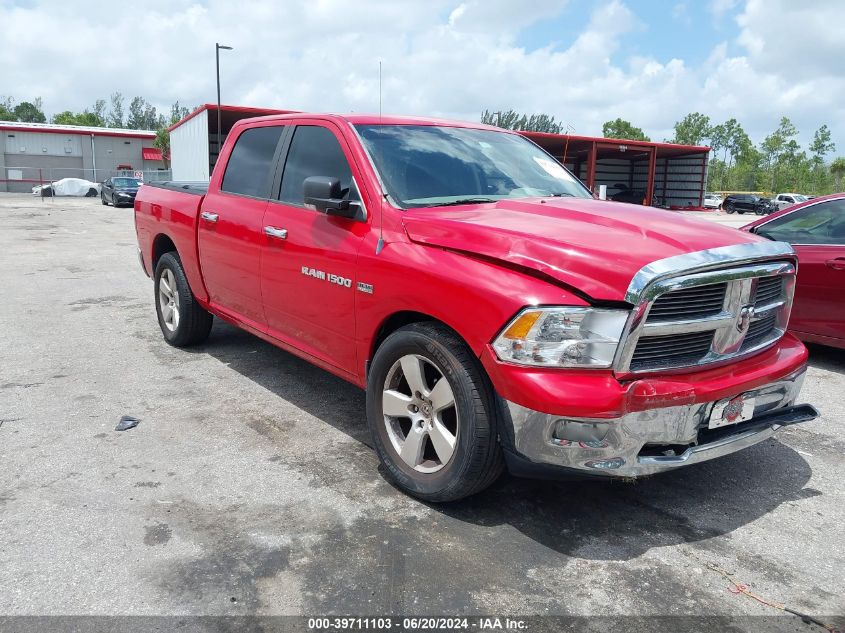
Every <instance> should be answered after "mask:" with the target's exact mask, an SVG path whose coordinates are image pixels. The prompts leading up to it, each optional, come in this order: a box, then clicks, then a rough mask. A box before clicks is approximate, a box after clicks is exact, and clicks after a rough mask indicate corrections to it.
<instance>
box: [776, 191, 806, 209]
mask: <svg viewBox="0 0 845 633" xmlns="http://www.w3.org/2000/svg"><path fill="white" fill-rule="evenodd" d="M807 200H809V198H807V196H803V195H801V194H800V193H779V194H778V195H777V196H775V199H774V203H775V204H776V205H777V207H778V211H780V210H781V209H785V208H786V207H791V206H792V205H793V204H798V203H799V202H807Z"/></svg>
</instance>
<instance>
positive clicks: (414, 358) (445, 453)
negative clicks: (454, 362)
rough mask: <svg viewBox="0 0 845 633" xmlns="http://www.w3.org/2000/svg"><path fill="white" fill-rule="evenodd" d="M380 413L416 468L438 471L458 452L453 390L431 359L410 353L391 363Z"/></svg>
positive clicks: (405, 457) (406, 460)
mask: <svg viewBox="0 0 845 633" xmlns="http://www.w3.org/2000/svg"><path fill="white" fill-rule="evenodd" d="M382 412H383V414H384V424H385V426H386V427H387V435H388V437H389V438H390V443H391V444H392V445H393V449H394V450H395V451H396V453H397V454H398V455H399V458H400V459H401V460H402V461H403V462H404V463H405V464H406V465H407V466H409V467H410V468H413V469H414V470H415V471H417V472H421V473H435V472H437V471H439V470H441V469H442V468H443V467H444V466H446V465H447V464H448V463H449V460H450V459H451V458H452V456H453V455H454V454H455V447H456V445H457V440H458V410H457V406H456V403H455V394H454V392H453V391H452V387H451V385H450V384H449V380H448V379H447V378H446V377H445V376H444V375H443V372H442V371H440V369H438V367H437V366H436V365H435V364H434V363H433V362H431V361H430V360H428V359H427V358H424V357H423V356H419V355H417V354H407V355H405V356H402V357H401V358H400V359H399V360H398V361H396V362H395V363H394V364H393V366H392V367H391V368H390V371H389V372H388V373H387V378H386V380H385V384H384V389H383V392H382Z"/></svg>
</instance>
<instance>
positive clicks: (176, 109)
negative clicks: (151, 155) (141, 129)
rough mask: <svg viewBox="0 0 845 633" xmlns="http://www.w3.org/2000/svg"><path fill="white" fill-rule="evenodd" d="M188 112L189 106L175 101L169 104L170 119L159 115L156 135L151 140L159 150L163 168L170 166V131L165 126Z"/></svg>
mask: <svg viewBox="0 0 845 633" xmlns="http://www.w3.org/2000/svg"><path fill="white" fill-rule="evenodd" d="M190 113H191V110H190V108H186V107H185V106H182V105H179V102H178V101H177V102H176V103H174V104H173V105H172V106H170V120H169V121H168V120H166V119H164V117H163V116H162V117H161V121H160V122H159V125H158V129H156V137H155V140H154V141H153V146H154V147H157V148H159V149H160V150H161V158H162V160H163V161H164V168H165V169H169V168H170V132H169V131H168V129H167V128H168V127H169V126H171V125H173V124H174V123H176V122H177V121H180V120H181V119H184V118H185V117H186V116H188V115H189V114H190Z"/></svg>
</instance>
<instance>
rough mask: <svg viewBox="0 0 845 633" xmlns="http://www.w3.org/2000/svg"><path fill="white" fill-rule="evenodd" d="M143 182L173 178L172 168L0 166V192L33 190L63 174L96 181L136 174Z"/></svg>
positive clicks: (64, 176) (27, 191)
mask: <svg viewBox="0 0 845 633" xmlns="http://www.w3.org/2000/svg"><path fill="white" fill-rule="evenodd" d="M139 175H140V177H141V180H143V181H144V182H162V181H165V180H172V178H173V172H172V171H171V170H169V169H146V170H140V169H139V170H134V169H96V170H94V169H82V168H73V167H52V168H50V167H0V192H9V193H32V190H33V188H34V187H40V186H44V185H48V184H50V183H53V182H56V181H57V180H62V179H63V178H82V179H84V180H89V181H91V182H93V183H95V184H96V186H97V190H98V191H99V186H100V183H102V182H103V181H104V180H105V179H106V178H110V177H112V176H130V177H138V176H139Z"/></svg>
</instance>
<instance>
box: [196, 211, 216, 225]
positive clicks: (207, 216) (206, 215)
mask: <svg viewBox="0 0 845 633" xmlns="http://www.w3.org/2000/svg"><path fill="white" fill-rule="evenodd" d="M200 217H201V218H202V219H203V220H205V221H206V222H217V218H219V217H220V216H219V215H217V214H216V213H211V212H210V211H203V212H202V213H200Z"/></svg>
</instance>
